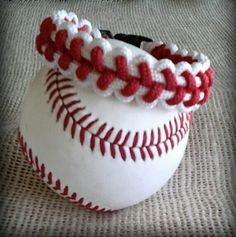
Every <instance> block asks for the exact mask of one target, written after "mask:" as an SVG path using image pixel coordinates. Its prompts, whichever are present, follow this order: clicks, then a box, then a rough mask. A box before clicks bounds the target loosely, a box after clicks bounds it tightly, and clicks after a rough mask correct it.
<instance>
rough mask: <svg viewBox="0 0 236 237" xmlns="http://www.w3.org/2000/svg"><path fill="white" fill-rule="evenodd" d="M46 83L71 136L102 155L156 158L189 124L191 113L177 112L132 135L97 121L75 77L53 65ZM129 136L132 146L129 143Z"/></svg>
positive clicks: (51, 99) (134, 158)
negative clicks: (161, 122)
mask: <svg viewBox="0 0 236 237" xmlns="http://www.w3.org/2000/svg"><path fill="white" fill-rule="evenodd" d="M45 87H46V90H45V93H46V95H48V103H51V110H52V112H53V113H54V114H55V115H56V120H57V122H61V123H62V125H63V130H64V131H66V130H69V132H70V135H71V138H72V139H77V140H78V141H79V143H80V144H81V145H82V146H84V145H87V146H88V147H89V148H90V149H91V151H94V150H98V151H100V153H101V154H102V156H104V155H105V154H106V153H107V152H109V153H110V155H111V157H112V158H116V157H117V156H118V155H119V157H121V158H122V159H123V160H124V161H125V160H126V159H127V158H128V157H130V158H131V159H132V160H133V161H135V160H136V159H137V157H141V158H142V160H144V161H145V160H146V159H147V158H150V159H153V158H154V157H155V154H157V156H158V157H160V156H161V155H162V153H163V152H165V153H167V152H168V150H169V149H173V148H174V147H175V145H177V144H178V143H179V142H180V141H181V140H182V139H183V137H184V135H185V134H186V133H187V131H188V130H189V127H190V123H191V118H192V117H191V114H190V113H184V114H178V116H176V117H175V118H174V119H173V120H170V121H169V123H166V124H164V125H163V126H164V127H163V129H161V128H160V127H158V128H157V129H155V130H154V129H152V130H151V132H149V133H148V132H147V131H143V132H142V133H140V132H138V131H137V132H135V135H134V136H133V138H130V137H131V136H130V132H129V131H128V132H124V131H123V130H122V129H120V130H119V131H118V132H116V133H115V131H114V130H115V129H114V127H109V126H108V124H107V123H102V124H101V125H98V121H99V119H98V118H94V117H93V114H92V113H91V112H88V111H86V106H84V105H83V104H82V101H81V100H80V99H78V94H77V92H76V90H75V88H74V85H73V83H72V79H70V78H66V77H64V76H63V75H61V73H60V72H59V71H55V70H53V69H50V70H49V71H48V72H47V77H46V81H45ZM63 116H64V117H63ZM95 125H96V126H95ZM148 134H149V135H148ZM155 137H156V138H155ZM131 139H132V140H131ZM128 140H129V143H131V144H132V145H131V146H129V145H127V142H128Z"/></svg>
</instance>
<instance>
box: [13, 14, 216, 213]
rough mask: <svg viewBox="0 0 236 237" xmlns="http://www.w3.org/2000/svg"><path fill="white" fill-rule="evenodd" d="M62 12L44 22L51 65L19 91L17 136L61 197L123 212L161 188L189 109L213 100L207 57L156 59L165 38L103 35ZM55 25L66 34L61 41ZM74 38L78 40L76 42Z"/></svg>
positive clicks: (40, 43) (41, 43)
mask: <svg viewBox="0 0 236 237" xmlns="http://www.w3.org/2000/svg"><path fill="white" fill-rule="evenodd" d="M66 14H67V13H66V12H64V11H61V12H58V13H56V15H54V16H53V17H51V18H50V19H51V20H48V19H49V18H48V19H47V21H48V22H50V24H51V25H50V24H49V23H48V22H47V24H44V23H43V24H42V25H41V28H40V30H41V34H44V38H43V37H41V36H40V37H41V38H40V37H39V38H38V39H37V40H36V44H37V50H38V52H39V53H40V54H41V55H42V56H43V57H44V59H45V60H46V62H47V63H46V65H45V66H43V67H42V69H41V70H40V71H39V72H38V74H37V75H36V77H35V78H34V80H32V81H31V83H30V86H29V88H28V91H27V93H26V95H25V97H24V103H23V105H22V113H21V121H20V125H19V129H18V136H19V142H20V144H21V146H22V151H23V154H24V156H25V158H26V160H27V161H28V162H29V164H30V165H32V167H33V168H34V170H35V171H36V173H37V174H38V175H39V176H40V177H41V178H42V179H43V180H44V182H45V183H46V184H47V185H48V186H49V187H50V188H52V189H53V190H54V191H55V192H57V193H58V194H59V195H61V196H63V197H67V198H69V199H70V200H71V201H73V202H74V203H75V204H76V205H78V206H81V207H85V208H87V209H90V210H94V211H101V212H104V211H114V210H118V209H122V208H126V207H129V206H131V205H134V204H137V203H139V202H141V201H143V200H145V199H146V198H148V197H150V196H151V195H152V194H154V193H155V192H157V191H158V190H159V189H160V188H161V187H163V185H164V184H165V183H166V182H167V181H168V180H169V179H170V177H171V176H172V175H173V173H174V172H175V170H176V169H177V167H178V166H179V164H180V162H181V159H182V157H183V155H184V152H185V148H186V145H187V141H188V135H189V129H190V125H191V121H192V111H193V110H196V109H197V108H198V107H199V106H200V105H201V104H202V103H203V102H206V100H207V98H206V97H208V96H209V91H208V90H207V87H210V86H211V84H212V83H211V72H212V71H211V68H210V64H209V60H208V58H207V57H206V56H204V55H202V54H196V53H195V54H194V53H188V52H186V51H185V50H183V51H179V50H178V48H176V46H175V45H166V46H165V47H168V49H169V51H170V56H168V58H165V57H164V58H163V59H160V58H159V59H157V54H158V52H157V51H155V50H156V48H158V47H159V48H160V45H161V47H162V45H163V43H153V42H151V43H145V44H143V46H142V48H137V47H135V46H132V45H131V44H129V43H125V42H122V41H119V40H116V39H104V38H102V36H101V34H100V32H99V30H98V29H96V28H93V27H92V26H91V24H90V23H89V22H88V21H87V20H78V18H77V17H76V16H75V15H73V14H72V13H70V14H68V15H66ZM58 18H59V19H61V21H59V20H58ZM63 20H64V21H63ZM76 24H77V25H76ZM45 25H46V26H47V27H48V28H50V31H47V27H46V29H44V26H45ZM49 25H50V27H49ZM61 25H62V26H63V27H64V28H63V27H62V26H61ZM52 26H55V27H52ZM75 26H76V27H75ZM85 26H86V27H85ZM81 29H82V30H81ZM58 30H59V33H60V31H64V32H65V30H67V34H66V37H67V38H66V37H65V38H66V39H65V40H64V41H63V40H62V38H63V37H62V36H60V37H59V36H58V35H59V33H58V32H57V31H58ZM80 31H82V32H80ZM45 35H47V37H45ZM61 35H62V34H61ZM76 37H77V38H76ZM75 38H76V39H77V40H78V39H79V40H80V41H76V42H77V43H78V42H81V41H82V40H83V44H81V45H80V46H78V45H79V43H78V44H77V46H76V47H74V45H75V43H74V42H75V41H73V40H74V39H75ZM47 39H50V43H48V42H47ZM62 41H63V42H62ZM53 42H55V46H52V44H53ZM72 42H73V43H72ZM63 43H64V44H63ZM50 47H51V48H50ZM78 47H79V53H80V54H79V56H78V52H77V51H76V52H77V53H75V50H78ZM99 47H100V48H99ZM162 48H163V47H162ZM52 49H53V50H54V51H52ZM67 49H68V50H69V53H71V54H69V53H65V52H66V50H67ZM73 49H74V50H73ZM100 49H101V50H100ZM50 50H51V51H50ZM99 50H100V51H99ZM153 50H154V51H153ZM100 52H102V56H101V54H100ZM150 52H153V53H152V54H151V53H150ZM64 53H65V54H64ZM68 55H69V56H68ZM176 55H177V57H174V56H176ZM81 58H82V60H81ZM177 58H178V59H177ZM121 59H125V60H123V61H122V60H121ZM167 69H168V70H169V71H167ZM186 72H188V73H186ZM170 73H172V74H173V75H174V76H173V75H172V74H171V76H170ZM190 73H191V74H190ZM127 75H128V76H127ZM202 75H204V76H202ZM125 77H126V79H125ZM206 77H208V82H207V83H205V84H204V82H203V79H204V78H206ZM127 78H128V79H127ZM139 78H141V79H139ZM166 78H167V79H166ZM170 78H171V79H170ZM173 78H174V79H173ZM202 78H203V79H202ZM173 80H175V82H173ZM185 80H186V81H187V82H186V81H185ZM189 80H191V83H189ZM193 81H194V82H193ZM131 83H132V85H131ZM155 83H156V84H155ZM154 84H155V85H154ZM151 87H152V88H151ZM177 87H178V88H177ZM176 88H177V89H176ZM182 88H184V89H182ZM192 88H193V89H192ZM191 90H192V91H191ZM177 91H178V92H177ZM183 91H184V93H183ZM181 93H182V94H181ZM177 94H178V95H177Z"/></svg>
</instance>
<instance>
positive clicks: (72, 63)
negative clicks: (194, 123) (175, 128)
mask: <svg viewBox="0 0 236 237" xmlns="http://www.w3.org/2000/svg"><path fill="white" fill-rule="evenodd" d="M123 45H124V44H121V46H120V47H117V46H114V45H113V43H112V40H111V39H105V38H101V33H100V32H99V30H98V29H96V28H93V27H92V26H91V23H90V22H88V21H87V20H84V19H82V20H78V18H77V17H76V15H75V14H74V13H68V14H67V13H66V12H65V11H58V12H56V13H55V14H54V15H53V16H52V17H47V18H46V19H44V20H43V22H42V24H41V26H40V33H39V35H38V36H37V37H36V48H37V51H38V52H39V53H40V54H41V55H43V56H44V58H45V59H46V61H47V63H48V66H49V67H51V68H58V69H59V70H60V72H61V73H62V74H63V75H65V76H68V77H73V78H76V79H77V81H78V83H79V84H80V85H82V86H91V87H92V88H93V90H94V91H95V92H96V93H98V94H100V95H102V96H110V95H111V94H114V95H115V96H116V97H117V98H118V99H119V100H120V101H122V102H130V101H132V100H135V101H136V102H137V103H138V104H141V105H144V106H145V107H148V108H154V107H156V106H157V105H158V104H161V105H162V106H164V107H165V108H176V109H178V110H179V111H180V112H189V111H192V110H196V109H198V108H199V106H200V105H202V104H203V103H205V102H207V101H208V98H209V95H210V90H211V87H212V84H213V78H214V72H213V70H212V68H211V67H210V61H209V59H208V57H207V56H205V55H203V54H201V53H197V52H195V51H194V52H188V51H187V50H185V49H184V50H179V49H178V47H177V46H176V45H174V44H164V43H162V42H154V43H153V42H150V43H143V52H145V53H143V54H138V55H135V54H134V53H133V52H132V49H131V48H130V47H129V45H128V44H126V45H127V46H123Z"/></svg>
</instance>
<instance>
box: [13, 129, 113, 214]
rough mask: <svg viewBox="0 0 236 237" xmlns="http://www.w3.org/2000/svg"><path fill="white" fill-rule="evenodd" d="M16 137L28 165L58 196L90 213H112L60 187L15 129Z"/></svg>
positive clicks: (62, 186) (60, 183)
mask: <svg viewBox="0 0 236 237" xmlns="http://www.w3.org/2000/svg"><path fill="white" fill-rule="evenodd" d="M17 137H18V141H19V144H20V146H21V148H22V153H23V155H24V157H25V159H26V161H28V163H29V164H30V165H31V166H32V167H33V168H34V170H35V172H36V174H37V175H38V176H39V177H40V178H41V179H43V180H44V181H45V182H46V183H47V185H48V186H49V187H50V188H51V189H53V190H54V191H56V192H57V193H58V194H59V195H60V196H63V197H64V198H68V199H69V200H71V201H73V202H74V203H76V204H77V205H78V206H79V207H83V208H86V209H88V210H90V211H96V212H112V211H113V210H111V209H107V208H102V207H100V206H99V205H95V204H93V203H92V202H86V201H85V199H84V197H78V195H77V193H76V192H73V193H72V194H71V195H70V194H69V193H71V190H69V187H68V186H67V185H65V186H64V185H62V182H61V180H60V179H56V180H54V177H53V173H52V172H51V171H47V167H46V166H45V164H43V163H42V164H41V163H40V161H39V159H38V157H37V156H34V155H33V152H32V149H31V148H29V149H27V143H26V141H24V138H23V135H22V134H21V132H20V130H19V129H17Z"/></svg>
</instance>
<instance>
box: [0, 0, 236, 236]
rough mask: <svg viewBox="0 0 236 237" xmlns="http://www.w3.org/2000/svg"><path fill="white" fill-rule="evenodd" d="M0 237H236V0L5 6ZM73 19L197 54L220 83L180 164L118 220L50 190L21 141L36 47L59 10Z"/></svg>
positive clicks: (198, 116) (0, 23)
mask: <svg viewBox="0 0 236 237" xmlns="http://www.w3.org/2000/svg"><path fill="white" fill-rule="evenodd" d="M0 5H1V6H0V29H1V36H0V37H1V40H0V41H1V45H0V55H1V63H0V65H1V67H0V70H1V71H0V73H1V80H0V88H1V93H0V97H1V106H0V121H1V138H0V139H1V140H0V142H1V148H0V149H1V150H0V173H1V180H0V190H1V194H0V213H1V214H0V235H1V236H4V235H6V236H74V235H76V236H141V235H142V236H174V235H184V234H185V235H199V236H201V235H213V236H226V235H227V236H235V235H236V226H235V222H236V221H235V216H236V194H235V193H236V192H235V188H236V175H235V174H236V172H235V169H236V160H235V154H236V152H235V151H236V148H235V143H236V135H235V131H236V122H235V116H234V115H235V112H236V106H235V101H236V94H235V88H236V80H235V78H234V77H233V75H235V65H236V60H235V57H234V48H233V45H235V38H234V30H235V28H234V23H235V15H234V13H235V12H236V11H235V10H236V9H235V8H236V5H235V3H234V2H233V1H229V0H226V1H220V0H219V1H218V0H214V1H184V0H180V1H174V0H172V1H171V0H167V1H131V0H130V1H97V0H96V1H64V2H62V1H1V3H0ZM58 9H65V10H67V11H74V12H75V13H77V14H78V15H79V16H80V17H84V18H87V19H88V20H90V21H91V22H92V23H93V24H94V25H96V26H97V27H98V28H103V29H110V30H111V31H112V32H114V33H116V32H124V33H132V34H141V35H145V36H148V37H150V38H152V39H156V40H162V41H163V42H173V43H176V44H177V45H179V46H180V47H185V48H187V49H191V50H197V51H201V52H203V53H204V54H206V55H208V56H209V58H210V59H211V62H212V65H213V68H214V69H215V72H216V80H215V83H214V88H213V90H212V95H211V98H210V101H209V103H208V104H207V105H205V106H203V107H202V108H200V109H199V110H198V111H196V112H195V113H194V114H193V125H192V128H191V131H190V137H189V143H188V146H187V150H186V152H185V156H184V159H183V160H182V162H181V165H180V167H179V168H178V170H177V171H176V172H175V174H174V176H173V177H172V178H171V179H170V180H169V182H168V183H167V184H166V185H165V186H164V187H163V188H162V189H161V191H159V192H158V193H156V194H154V195H153V196H152V197H150V198H149V199H147V200H145V201H144V202H142V203H140V204H138V205H136V206H133V207H130V208H127V209H123V210H120V211H118V212H116V213H112V214H108V213H107V214H97V213H93V212H89V211H86V210H84V209H80V208H78V207H76V206H75V205H73V203H70V202H69V201H68V200H65V199H63V198H61V197H59V196H58V195H57V194H55V193H54V192H53V191H51V190H50V189H49V188H48V187H47V186H46V185H45V184H44V183H43V182H42V181H41V180H40V179H39V178H37V176H36V175H35V173H34V171H33V170H32V169H31V167H29V166H28V164H27V163H26V162H25V161H24V160H23V159H22V154H21V149H20V147H19V145H18V143H17V141H16V133H15V129H16V127H17V125H18V124H19V117H20V109H21V104H22V102H23V96H24V94H25V92H26V90H27V88H28V86H29V82H30V80H31V79H33V78H34V75H35V74H36V72H37V71H38V70H39V69H40V68H41V66H42V64H43V63H42V61H41V60H40V57H39V56H38V55H37V53H36V52H35V46H34V38H35V36H36V34H37V32H38V25H39V22H40V21H41V20H42V19H43V18H44V17H45V16H46V15H49V14H51V12H52V11H53V10H58Z"/></svg>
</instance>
